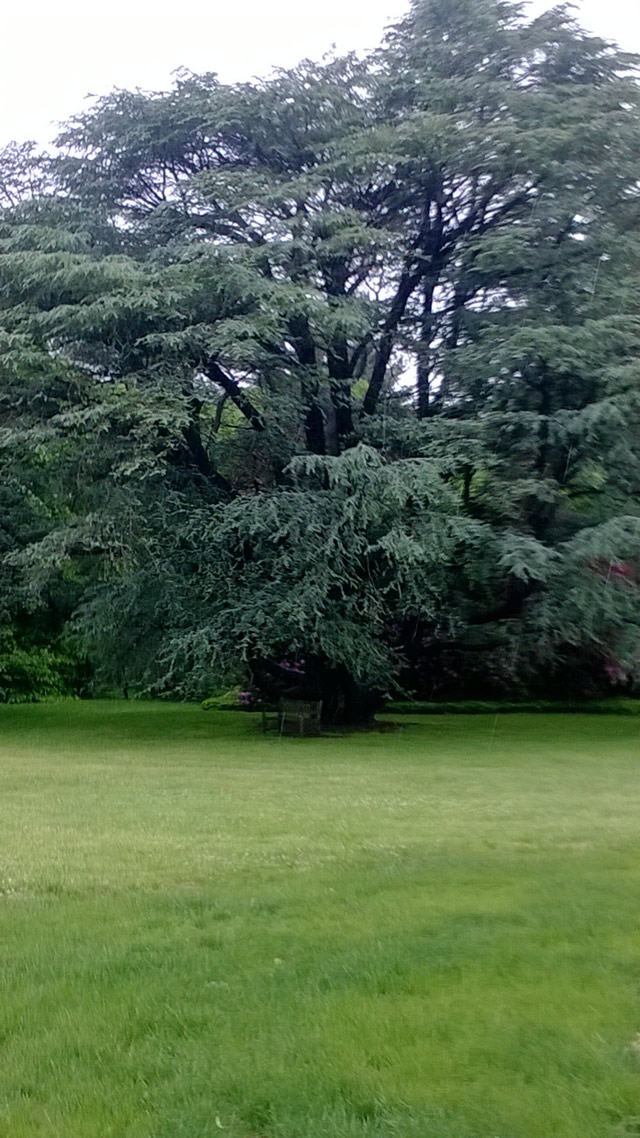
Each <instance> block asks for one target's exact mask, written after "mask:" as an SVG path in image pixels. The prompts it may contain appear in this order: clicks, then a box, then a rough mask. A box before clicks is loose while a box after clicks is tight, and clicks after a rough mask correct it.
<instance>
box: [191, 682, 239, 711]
mask: <svg viewBox="0 0 640 1138" xmlns="http://www.w3.org/2000/svg"><path fill="white" fill-rule="evenodd" d="M239 706H240V688H229V690H228V691H223V692H220V693H219V694H218V695H210V696H207V698H206V699H203V701H202V703H201V704H200V707H201V708H202V710H203V711H238V709H239Z"/></svg>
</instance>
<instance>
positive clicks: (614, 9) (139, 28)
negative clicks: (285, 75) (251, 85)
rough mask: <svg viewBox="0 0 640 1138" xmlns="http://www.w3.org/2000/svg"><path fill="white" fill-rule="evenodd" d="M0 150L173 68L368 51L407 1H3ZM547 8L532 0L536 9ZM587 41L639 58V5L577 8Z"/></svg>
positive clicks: (225, 70)
mask: <svg viewBox="0 0 640 1138" xmlns="http://www.w3.org/2000/svg"><path fill="white" fill-rule="evenodd" d="M4 3H5V5H6V8H5V11H4V13H3V16H2V23H1V25H0V35H1V37H2V40H1V42H0V145H3V144H4V143H6V142H8V141H9V140H10V139H17V140H19V141H23V140H24V139H27V138H34V139H36V140H37V141H38V142H40V143H45V142H47V141H48V140H49V139H50V138H52V137H53V136H54V135H55V133H56V130H55V125H54V124H55V123H56V122H59V121H60V120H63V119H65V118H67V117H69V116H70V115H72V114H74V113H75V112H76V111H79V110H81V109H82V106H83V100H84V99H85V97H86V96H87V95H88V94H90V93H92V94H104V93H105V92H106V91H109V90H110V89H111V88H113V87H133V88H134V87H141V88H143V89H147V90H159V89H164V88H166V87H168V86H170V84H171V73H172V71H174V70H175V69H176V68H178V67H187V68H189V69H190V70H192V71H196V72H198V71H216V72H217V73H218V74H219V75H220V78H221V79H223V80H227V81H233V80H242V79H249V78H251V77H252V76H254V75H265V74H268V72H269V71H270V70H271V69H272V68H273V67H278V66H282V67H288V66H292V65H293V64H295V63H297V62H298V61H299V60H300V59H302V58H304V57H305V56H309V57H312V58H319V57H320V56H321V55H322V54H323V52H325V51H327V50H328V49H329V48H330V47H331V45H332V44H333V43H335V44H336V46H337V47H338V49H339V50H344V51H346V50H349V49H351V48H356V49H362V48H366V47H372V46H374V44H376V43H377V42H378V40H379V38H380V34H381V32H382V29H383V27H384V25H385V24H386V23H387V22H388V21H389V19H393V18H395V17H397V16H398V15H400V14H401V13H402V12H403V11H404V10H405V8H406V7H407V6H408V0H406V2H405V0H320V2H319V3H318V0H311V2H310V0H307V3H306V4H305V3H303V2H301V0H235V2H234V0H180V2H179V3H175V0H174V2H173V3H169V2H168V0H156V2H155V3H152V2H151V0H98V3H96V2H95V0H94V2H93V3H92V2H91V0H4ZM550 6H551V0H534V3H533V4H532V9H533V10H535V11H540V10H544V9H545V8H548V7H550ZM576 8H577V10H578V13H579V16H580V19H581V22H582V23H583V24H584V25H585V26H586V27H587V28H589V29H590V30H591V31H594V32H596V33H598V34H599V35H603V36H605V37H606V38H608V39H614V40H617V41H618V42H619V43H620V44H621V46H622V47H624V48H626V49H627V50H630V51H638V52H640V6H639V5H638V0H577V3H576Z"/></svg>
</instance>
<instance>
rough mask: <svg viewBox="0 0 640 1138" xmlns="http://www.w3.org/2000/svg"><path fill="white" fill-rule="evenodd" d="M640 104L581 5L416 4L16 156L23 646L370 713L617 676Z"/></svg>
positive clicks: (183, 684)
mask: <svg viewBox="0 0 640 1138" xmlns="http://www.w3.org/2000/svg"><path fill="white" fill-rule="evenodd" d="M638 94H639V88H638V82H637V61H636V60H635V59H634V58H633V57H631V56H629V55H628V54H625V53H624V52H622V51H620V50H619V49H618V48H617V47H615V45H612V44H609V43H607V42H605V41H603V40H601V39H598V38H596V37H593V36H589V35H587V34H586V33H585V32H584V31H583V30H582V29H581V28H580V26H579V25H578V24H577V23H576V22H575V20H574V18H573V16H572V15H571V12H570V9H569V8H567V7H564V6H560V7H556V8H553V9H552V10H551V11H549V12H547V13H545V14H544V15H542V16H540V17H538V18H535V19H528V18H527V17H526V16H525V14H524V10H523V8H522V6H520V5H518V4H512V3H505V2H503V0H415V2H414V3H413V4H412V6H411V9H410V11H409V12H408V14H407V15H406V17H405V18H404V19H402V20H401V21H400V22H399V23H397V24H396V25H395V26H394V27H392V28H391V29H390V30H389V32H388V34H387V35H386V37H385V39H384V41H383V43H382V44H381V45H380V47H379V48H378V49H377V50H376V51H375V52H373V53H372V54H371V55H370V56H368V57H366V58H363V59H358V58H356V57H354V56H346V57H336V58H331V59H328V60H325V61H324V62H323V63H321V64H314V63H310V62H305V63H303V64H301V65H300V66H299V67H297V68H294V69H292V70H290V71H287V72H282V73H279V74H278V75H276V76H275V77H273V78H271V79H269V80H266V81H264V82H254V83H246V84H240V85H227V84H223V83H220V82H219V80H218V79H217V78H216V76H215V75H213V74H206V75H201V76H196V75H192V74H188V73H183V74H181V75H180V76H179V77H178V79H177V81H176V83H175V86H174V88H173V89H172V90H171V91H169V92H165V93H154V94H145V93H144V92H140V91H138V92H126V91H116V92H113V93H111V94H109V95H106V96H104V97H103V98H101V99H99V100H97V101H96V102H95V103H94V105H93V106H92V107H91V108H90V109H89V110H88V111H86V112H85V113H83V114H81V115H79V116H77V117H76V118H75V119H73V120H72V121H71V122H70V123H68V124H67V126H66V127H65V129H64V130H63V132H62V134H61V136H60V138H59V140H58V147H57V150H56V151H55V152H54V153H53V154H52V155H46V156H42V155H38V154H37V153H36V152H35V151H34V149H33V147H31V146H29V145H22V146H20V145H13V146H11V147H9V148H7V149H6V150H5V151H4V152H3V154H2V155H1V156H0V167H1V171H0V174H1V176H0V198H1V205H2V210H1V213H0V353H1V367H2V390H1V393H0V448H1V453H2V456H3V466H2V475H1V476H0V497H1V500H2V504H3V507H4V509H3V516H4V517H5V518H6V522H4V523H3V525H4V526H5V529H4V530H3V532H2V533H1V534H0V539H1V542H2V548H3V552H4V559H3V561H2V569H1V572H2V576H3V582H2V583H3V591H4V596H5V598H6V601H5V612H4V613H3V616H2V621H3V626H4V627H5V628H6V629H7V635H9V634H10V635H12V636H13V637H14V638H16V637H17V643H18V644H19V645H20V646H23V647H25V649H26V650H30V649H31V648H43V647H51V648H53V649H55V650H56V651H57V650H58V649H59V650H60V651H68V650H69V648H68V644H69V642H70V641H69V638H70V637H71V640H72V642H73V651H74V652H75V653H76V654H79V655H80V656H81V655H82V654H83V653H84V652H89V654H90V656H91V660H92V666H93V668H94V669H95V670H96V673H97V675H98V676H99V677H102V679H103V680H104V681H105V682H109V683H116V682H118V683H124V684H131V685H133V686H135V687H136V688H137V689H138V690H149V689H152V690H155V691H157V692H165V693H169V692H174V693H178V692H179V693H182V694H188V695H195V694H203V693H205V692H206V691H207V689H208V688H210V687H211V685H212V684H214V683H218V682H219V683H220V684H221V685H222V686H223V687H224V686H228V685H229V683H231V682H235V681H236V680H238V679H242V680H243V682H247V681H249V680H251V681H252V682H253V683H254V684H256V685H257V686H263V687H264V686H265V685H266V686H267V687H269V686H273V683H272V681H273V682H276V681H275V680H274V679H273V677H274V669H275V670H276V671H277V669H278V668H279V667H280V666H281V665H284V666H286V667H290V666H291V665H293V664H294V663H295V662H296V661H298V663H299V664H300V668H299V672H300V674H301V675H302V676H303V677H304V685H303V686H306V689H307V691H308V692H311V691H312V690H313V691H314V692H315V693H316V694H318V693H319V694H321V695H322V696H323V698H324V699H325V702H326V704H327V706H331V707H332V709H333V710H332V714H336V715H337V714H341V715H345V716H348V715H350V714H353V715H354V716H356V717H358V716H360V715H361V714H365V711H366V708H367V707H368V706H369V705H370V704H371V703H372V702H373V701H374V699H375V696H376V693H378V694H380V693H384V692H386V691H391V690H393V689H394V688H396V689H397V687H398V685H400V686H401V687H404V688H405V689H407V690H410V691H413V692H415V693H417V694H418V695H419V696H421V697H423V698H431V696H432V695H433V694H441V695H445V696H447V695H455V694H458V695H459V694H461V693H463V694H466V695H479V696H485V695H489V696H495V695H497V694H500V693H501V692H502V693H504V694H506V693H515V692H518V691H522V690H523V689H526V690H529V691H530V692H532V693H533V694H536V693H538V692H539V691H542V690H544V689H546V690H549V687H551V688H555V687H556V686H557V685H558V684H559V683H562V685H563V687H564V688H565V689H566V688H567V687H570V688H572V691H570V692H567V691H566V690H565V691H564V692H563V694H565V695H567V694H568V695H573V694H576V693H589V692H591V693H595V692H599V691H604V690H607V689H608V688H611V687H615V686H618V687H625V686H626V687H628V686H632V685H633V684H634V682H636V680H637V677H638V668H639V635H638V633H639V629H638V613H639V612H640V606H639V604H638V600H639V597H638V582H639V580H640V520H639V518H640V512H639V509H638V491H639V488H640V454H639V449H638V448H639V439H640V433H639V432H638V419H639V416H638V410H639V392H638V371H637V368H638V364H637V361H638V352H639V348H640V320H639V318H638V311H639V308H638V304H639V300H640V274H639V265H640V260H639V247H638V240H637V223H638V217H639V212H638V210H639V191H638V186H639V185H640V158H639V155H640V145H639V142H640V114H639V109H640V104H639V98H638ZM269 676H271V681H270V680H269V679H268V677H269ZM276 686H277V683H276Z"/></svg>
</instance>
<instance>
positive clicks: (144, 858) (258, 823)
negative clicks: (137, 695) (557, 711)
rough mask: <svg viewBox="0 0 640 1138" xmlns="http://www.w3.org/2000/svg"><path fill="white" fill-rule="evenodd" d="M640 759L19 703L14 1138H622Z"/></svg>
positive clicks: (1, 763)
mask: <svg viewBox="0 0 640 1138" xmlns="http://www.w3.org/2000/svg"><path fill="white" fill-rule="evenodd" d="M639 742H640V724H639V723H638V720H637V719H633V718H624V717H620V718H611V717H607V718H606V719H602V718H600V717H599V716H597V715H590V716H588V717H585V718H582V717H580V716H575V715H574V716H571V717H569V716H567V717H565V716H562V715H554V716H551V717H545V716H536V717H535V718H532V717H530V716H527V715H517V716H509V715H506V716H502V717H499V718H498V721H497V722H494V720H493V718H483V719H479V718H478V717H465V716H456V717H446V716H445V717H437V718H430V719H429V720H425V719H424V718H422V719H416V720H411V719H410V717H406V718H404V719H403V728H402V731H397V732H385V733H384V734H375V733H369V734H362V735H358V734H351V735H347V736H344V737H342V738H339V737H333V738H331V739H330V740H327V739H303V740H296V739H283V740H280V739H278V738H277V737H275V736H274V737H270V736H267V737H265V736H262V735H261V733H260V729H259V721H258V718H257V717H256V716H252V715H246V714H244V715H243V714H237V715H234V714H229V713H226V714H224V713H223V714H217V713H215V712H211V713H210V714H209V715H204V714H203V713H202V712H201V711H200V710H199V709H197V708H195V707H193V706H188V705H187V706H185V705H181V706H175V705H171V704H168V703H164V704H157V703H154V704H142V703H139V702H138V703H128V704H127V703H126V702H124V701H121V702H120V703H91V702H84V701H74V702H63V703H59V704H53V703H50V704H41V705H39V706H32V707H5V708H1V709H0V943H1V944H2V970H3V998H2V1001H1V1002H0V1047H1V1052H2V1096H0V1132H2V1133H3V1134H6V1135H7V1136H9V1135H10V1136H11V1138H54V1135H56V1136H57V1135H64V1136H65V1138H87V1135H95V1136H96V1138H97V1136H100V1138H106V1136H107V1135H111V1136H113V1138H124V1136H125V1135H126V1138H214V1136H215V1138H217V1136H218V1135H219V1134H226V1135H228V1138H299V1136H301V1135H304V1136H305V1138H337V1136H339V1138H388V1135H390V1134H395V1135H399V1136H402V1138H427V1136H428V1138H488V1136H491V1138H493V1136H498V1135H499V1136H500V1138H550V1136H551V1135H553V1138H587V1136H588V1138H623V1136H624V1138H629V1136H630V1135H633V1134H635V1133H636V1131H637V1123H638V1079H639V1077H640V1057H639V1055H638V1032H639V1030H640V1006H639V1002H638V953H637V946H638V906H637V898H638V891H639V889H640V868H639V864H638V857H637V849H638V817H639V816H640V801H639V791H640V785H639V782H638V744H639ZM26 834H28V839H26V838H25V835H26Z"/></svg>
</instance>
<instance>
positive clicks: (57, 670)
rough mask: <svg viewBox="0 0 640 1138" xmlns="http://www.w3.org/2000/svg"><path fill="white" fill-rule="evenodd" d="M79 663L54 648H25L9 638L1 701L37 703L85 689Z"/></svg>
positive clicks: (0, 674)
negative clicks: (53, 649)
mask: <svg viewBox="0 0 640 1138" xmlns="http://www.w3.org/2000/svg"><path fill="white" fill-rule="evenodd" d="M83 680H84V681H85V682H86V677H81V675H80V668H79V661H78V659H77V658H74V657H73V656H71V655H68V654H64V653H61V652H59V651H58V652H55V651H52V650H51V649H50V648H43V647H31V648H21V647H18V646H17V645H16V644H15V643H12V642H11V640H10V639H9V640H7V639H5V641H4V644H3V647H2V649H1V650H0V702H2V703H34V702H37V701H38V700H41V699H46V698H48V697H51V696H63V695H74V694H77V693H78V692H79V691H81V690H82V687H83Z"/></svg>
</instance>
